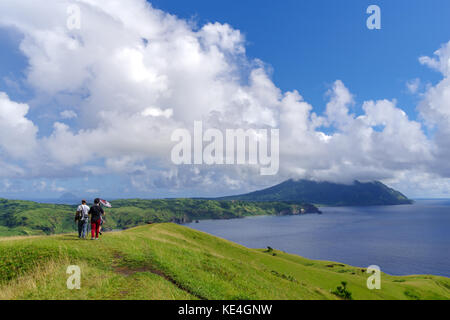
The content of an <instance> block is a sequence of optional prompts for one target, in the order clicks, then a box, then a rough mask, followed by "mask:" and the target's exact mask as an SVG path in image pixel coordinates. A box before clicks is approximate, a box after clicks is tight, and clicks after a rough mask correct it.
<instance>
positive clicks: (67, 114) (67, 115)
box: [59, 110, 78, 119]
mask: <svg viewBox="0 0 450 320" xmlns="http://www.w3.org/2000/svg"><path fill="white" fill-rule="evenodd" d="M59 115H60V117H61V118H62V119H75V118H77V117H78V116H77V113H76V112H75V111H73V110H64V111H62V112H61V113H60V114H59Z"/></svg>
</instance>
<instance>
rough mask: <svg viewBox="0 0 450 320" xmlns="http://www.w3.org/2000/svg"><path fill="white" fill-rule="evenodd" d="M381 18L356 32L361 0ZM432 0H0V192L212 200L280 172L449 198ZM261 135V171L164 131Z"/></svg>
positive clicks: (441, 54) (445, 38)
mask: <svg viewBox="0 0 450 320" xmlns="http://www.w3.org/2000/svg"><path fill="white" fill-rule="evenodd" d="M374 4H375V5H378V6H379V8H380V10H381V29H380V30H376V29H375V30H370V29H368V28H367V25H366V21H367V19H368V18H369V16H370V14H367V12H366V10H367V8H368V7H369V6H370V5H374ZM449 17H450V3H449V2H448V1H445V0H434V1H424V0H414V1H406V0H397V1H362V0H348V1H345V2H338V1H331V0H329V1H325V0H318V1H299V0H283V1H269V0H259V1H255V0H247V1H206V0H189V1H180V0H155V1H150V2H146V1H144V0H129V1H126V2H120V1H112V0H110V1H99V0H79V1H69V0H54V1H48V0H47V1H44V0H36V1H33V2H32V3H30V2H29V1H25V0H14V1H12V0H3V1H2V2H1V3H0V49H1V50H0V61H1V63H0V197H6V198H22V199H37V198H55V197H59V196H60V195H61V194H63V193H65V192H71V193H73V194H76V195H77V196H80V197H86V198H93V197H97V196H101V197H104V198H130V197H145V198H155V197H191V196H222V195H230V194H237V193H241V192H247V191H253V190H257V189H261V188H264V187H268V186H271V185H274V184H276V183H279V182H281V181H283V180H286V179H289V178H294V179H299V178H306V179H314V180H320V181H324V180H326V181H334V182H341V183H351V182H352V181H354V180H360V181H372V180H381V181H383V182H385V183H387V184H388V185H389V186H392V187H394V188H397V189H399V190H400V191H402V192H403V193H405V194H406V195H407V196H410V197H415V198H423V197H437V198H439V197H446V198H448V197H449V194H450V180H449V177H450V163H449V162H448V161H447V159H448V158H449V156H450V80H449V75H450V19H449ZM195 121H202V123H203V127H204V128H205V130H206V129H207V128H209V129H218V130H219V131H221V132H225V131H226V130H227V129H244V130H247V129H254V130H260V129H266V130H270V129H277V130H279V132H280V143H279V159H280V162H279V170H278V172H277V174H275V175H271V176H263V175H261V173H260V172H261V171H260V168H261V166H262V165H261V164H251V165H250V164H248V165H221V164H216V165H207V164H204V163H203V164H196V165H193V164H185V165H176V164H175V163H174V161H173V159H172V158H171V155H172V150H173V147H174V145H175V144H176V143H175V142H174V141H172V139H171V138H172V134H173V133H174V132H175V131H176V130H179V129H185V130H188V131H191V132H192V130H193V127H194V122H195Z"/></svg>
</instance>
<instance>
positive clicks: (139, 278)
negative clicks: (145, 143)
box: [0, 223, 450, 318]
mask: <svg viewBox="0 0 450 320" xmlns="http://www.w3.org/2000/svg"><path fill="white" fill-rule="evenodd" d="M267 245H270V243H268V244H267ZM0 257H1V259H0V300H9V299H17V300H22V299H27V300H28V299H34V300H36V299H39V300H92V299H96V300H161V299H170V300H173V299H176V300H188V299H192V300H198V299H205V300H222V299H223V300H305V299H313V300H328V299H330V300H337V299H340V297H339V294H340V293H341V292H340V291H339V290H337V287H338V286H341V283H342V282H343V281H345V283H346V287H347V289H346V290H347V292H349V293H351V297H352V298H353V299H354V300H378V299H384V300H413V299H421V300H426V299H432V300H434V299H443V300H448V299H449V298H450V279H449V278H444V277H438V276H400V277H399V276H391V275H387V274H384V273H383V274H382V290H368V289H367V278H368V274H367V270H366V269H365V268H357V267H352V266H349V265H345V264H341V263H334V262H327V261H314V260H309V259H305V258H302V257H300V256H296V255H291V254H287V253H284V252H281V251H278V250H274V249H271V248H268V249H267V250H264V249H249V248H245V247H243V246H241V245H238V244H235V243H233V242H230V241H226V240H223V239H219V238H217V237H214V236H212V235H208V234H206V233H203V232H199V231H195V230H192V229H190V228H187V227H183V226H179V225H175V224H170V223H169V224H153V225H149V226H141V227H138V228H134V229H129V230H126V231H121V232H115V233H109V234H108V233H105V234H104V235H103V236H101V238H100V240H99V241H96V242H95V243H92V241H83V240H78V239H77V236H76V235H75V234H65V235H57V236H37V237H28V238H20V237H19V238H14V239H5V238H3V239H2V238H0ZM70 264H73V265H77V266H79V267H80V268H81V270H82V279H81V287H80V289H79V290H68V289H67V286H66V283H67V282H68V281H67V280H68V275H67V273H66V272H67V270H68V269H67V266H68V265H70ZM186 318H188V317H186ZM194 318H195V316H194ZM212 318H214V317H212Z"/></svg>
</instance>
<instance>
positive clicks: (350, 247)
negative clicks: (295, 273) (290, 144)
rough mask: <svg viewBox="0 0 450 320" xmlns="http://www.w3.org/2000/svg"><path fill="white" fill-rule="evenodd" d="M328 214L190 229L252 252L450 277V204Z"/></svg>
mask: <svg viewBox="0 0 450 320" xmlns="http://www.w3.org/2000/svg"><path fill="white" fill-rule="evenodd" d="M321 210H322V212H323V214H322V215H317V214H311V215H303V216H258V217H249V218H244V219H234V220H204V221H200V223H190V224H188V225H187V226H189V227H191V228H193V229H196V230H200V231H204V232H207V233H210V234H212V235H215V236H218V237H221V238H224V239H228V240H230V241H233V242H236V243H239V244H241V245H244V246H246V247H249V248H266V247H267V246H270V247H272V248H275V249H278V250H282V251H285V252H288V253H292V254H297V255H300V256H303V257H306V258H310V259H315V260H327V261H336V262H342V263H346V264H349V265H353V266H358V267H368V266H370V265H377V266H379V267H380V268H381V270H382V271H383V272H385V273H388V274H391V275H412V274H433V275H441V276H446V277H450V200H418V201H416V202H415V203H414V204H413V205H402V206H380V207H325V208H321Z"/></svg>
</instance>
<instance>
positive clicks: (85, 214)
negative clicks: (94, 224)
mask: <svg viewBox="0 0 450 320" xmlns="http://www.w3.org/2000/svg"><path fill="white" fill-rule="evenodd" d="M89 209H90V208H89V207H88V206H87V205H85V204H81V205H79V206H78V209H77V211H78V212H81V220H87V219H89Z"/></svg>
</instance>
